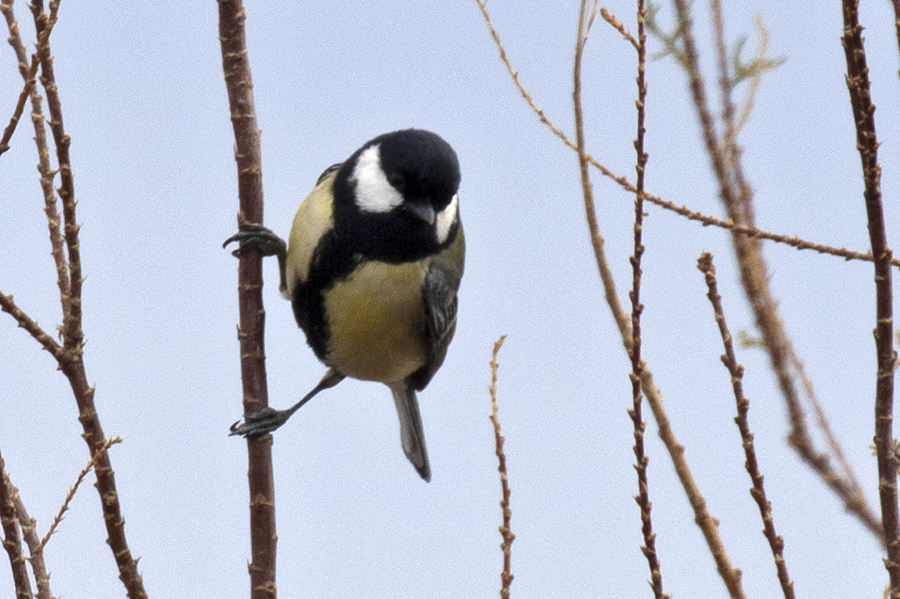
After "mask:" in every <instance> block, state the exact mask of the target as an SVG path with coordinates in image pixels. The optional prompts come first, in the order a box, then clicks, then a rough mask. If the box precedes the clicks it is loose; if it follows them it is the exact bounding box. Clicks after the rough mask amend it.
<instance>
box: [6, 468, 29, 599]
mask: <svg viewBox="0 0 900 599" xmlns="http://www.w3.org/2000/svg"><path fill="white" fill-rule="evenodd" d="M14 489H15V487H13V484H12V482H11V481H10V479H9V474H7V473H6V466H5V464H4V463H3V456H2V455H0V528H2V529H3V548H4V549H6V553H7V555H9V564H10V566H11V567H12V575H13V584H14V585H15V587H16V599H32V597H34V595H33V594H32V592H31V579H29V578H28V568H27V567H26V565H25V554H24V553H22V536H21V535H20V534H19V517H18V515H17V514H16V504H15V501H14V500H13V497H14V495H16V493H15V491H14Z"/></svg>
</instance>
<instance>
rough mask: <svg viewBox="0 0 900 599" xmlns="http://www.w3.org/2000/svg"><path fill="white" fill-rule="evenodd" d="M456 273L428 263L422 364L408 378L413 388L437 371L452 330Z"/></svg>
mask: <svg viewBox="0 0 900 599" xmlns="http://www.w3.org/2000/svg"><path fill="white" fill-rule="evenodd" d="M458 286H459V277H458V276H456V277H454V276H453V275H452V274H451V273H449V272H447V271H446V270H445V268H444V267H443V266H442V265H440V264H432V266H431V268H429V269H428V273H427V274H426V275H425V283H423V285H422V301H423V303H424V305H425V345H426V352H427V356H426V360H425V365H424V366H422V367H421V368H420V369H419V370H417V371H416V372H414V373H413V374H412V375H411V376H410V377H409V381H410V382H411V383H412V385H413V387H415V389H416V390H417V391H421V390H422V389H424V388H425V387H427V386H428V383H429V382H430V381H431V378H432V377H433V376H434V373H435V372H437V370H438V368H440V367H441V364H443V363H444V358H445V357H447V348H448V347H449V346H450V341H451V340H452V339H453V333H455V332H456V306H457V303H458V301H457V297H456V290H457V288H458Z"/></svg>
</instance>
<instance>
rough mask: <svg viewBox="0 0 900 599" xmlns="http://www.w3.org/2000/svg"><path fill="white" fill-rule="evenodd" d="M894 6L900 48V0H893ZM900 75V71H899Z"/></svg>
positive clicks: (899, 46)
mask: <svg viewBox="0 0 900 599" xmlns="http://www.w3.org/2000/svg"><path fill="white" fill-rule="evenodd" d="M891 4H892V5H893V6H894V28H895V30H896V34H897V46H898V48H900V0H891ZM897 74H898V75H900V71H898V72H897Z"/></svg>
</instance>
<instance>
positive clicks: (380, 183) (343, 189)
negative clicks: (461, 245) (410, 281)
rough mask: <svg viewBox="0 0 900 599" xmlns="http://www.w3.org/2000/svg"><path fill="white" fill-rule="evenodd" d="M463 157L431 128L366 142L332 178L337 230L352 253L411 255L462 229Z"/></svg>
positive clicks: (439, 245)
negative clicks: (457, 193) (461, 187)
mask: <svg viewBox="0 0 900 599" xmlns="http://www.w3.org/2000/svg"><path fill="white" fill-rule="evenodd" d="M459 179H460V174H459V160H457V158H456V152H454V151H453V148H451V147H450V144H448V143H447V142H446V141H444V140H443V139H441V138H440V137H439V136H437V135H436V134H434V133H431V132H430V131H424V130H421V129H405V130H403V131H394V132H393V133H385V134H384V135H380V136H378V137H376V138H375V139H372V140H370V141H368V142H366V144H365V145H363V147H361V148H360V149H359V150H357V151H356V152H354V154H353V155H352V156H351V157H350V158H349V159H348V160H347V161H346V162H345V163H344V164H343V166H342V167H341V169H340V171H339V172H338V174H337V177H336V179H335V182H334V222H335V232H336V233H337V234H338V235H339V236H340V237H341V238H342V240H343V242H344V243H347V244H349V245H351V246H352V247H353V251H354V253H359V254H362V255H364V256H366V257H369V258H374V259H378V260H384V261H387V262H407V261H411V260H418V259H421V258H423V257H425V256H428V255H430V254H434V253H437V252H438V251H440V250H441V249H443V248H444V247H446V246H447V245H449V244H450V243H452V241H453V239H454V238H455V236H456V234H457V231H458V229H459V211H458V205H457V197H456V192H457V190H458V188H459Z"/></svg>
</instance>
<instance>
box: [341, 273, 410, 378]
mask: <svg viewBox="0 0 900 599" xmlns="http://www.w3.org/2000/svg"><path fill="white" fill-rule="evenodd" d="M426 268H427V266H426V265H425V264H422V263H406V264H387V263H385V262H368V263H365V264H363V265H362V266H361V267H360V268H358V269H357V270H356V271H355V272H354V273H353V274H352V275H350V276H349V277H348V278H347V279H346V280H343V281H340V282H338V283H336V284H335V286H334V288H333V289H331V290H330V291H329V292H328V293H326V294H325V318H326V320H327V322H328V325H329V328H330V332H331V335H330V341H331V344H330V347H329V352H328V362H329V363H330V364H331V365H332V366H334V367H335V368H337V369H338V370H339V371H340V372H342V373H343V374H345V375H347V376H351V377H353V378H357V379H363V380H371V381H381V382H394V381H400V380H403V379H404V378H406V377H407V376H409V375H410V374H412V373H413V372H415V371H416V370H417V369H418V368H420V367H421V366H422V365H423V364H424V363H425V343H424V334H425V313H424V307H423V305H422V283H423V281H424V280H425V273H426Z"/></svg>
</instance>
